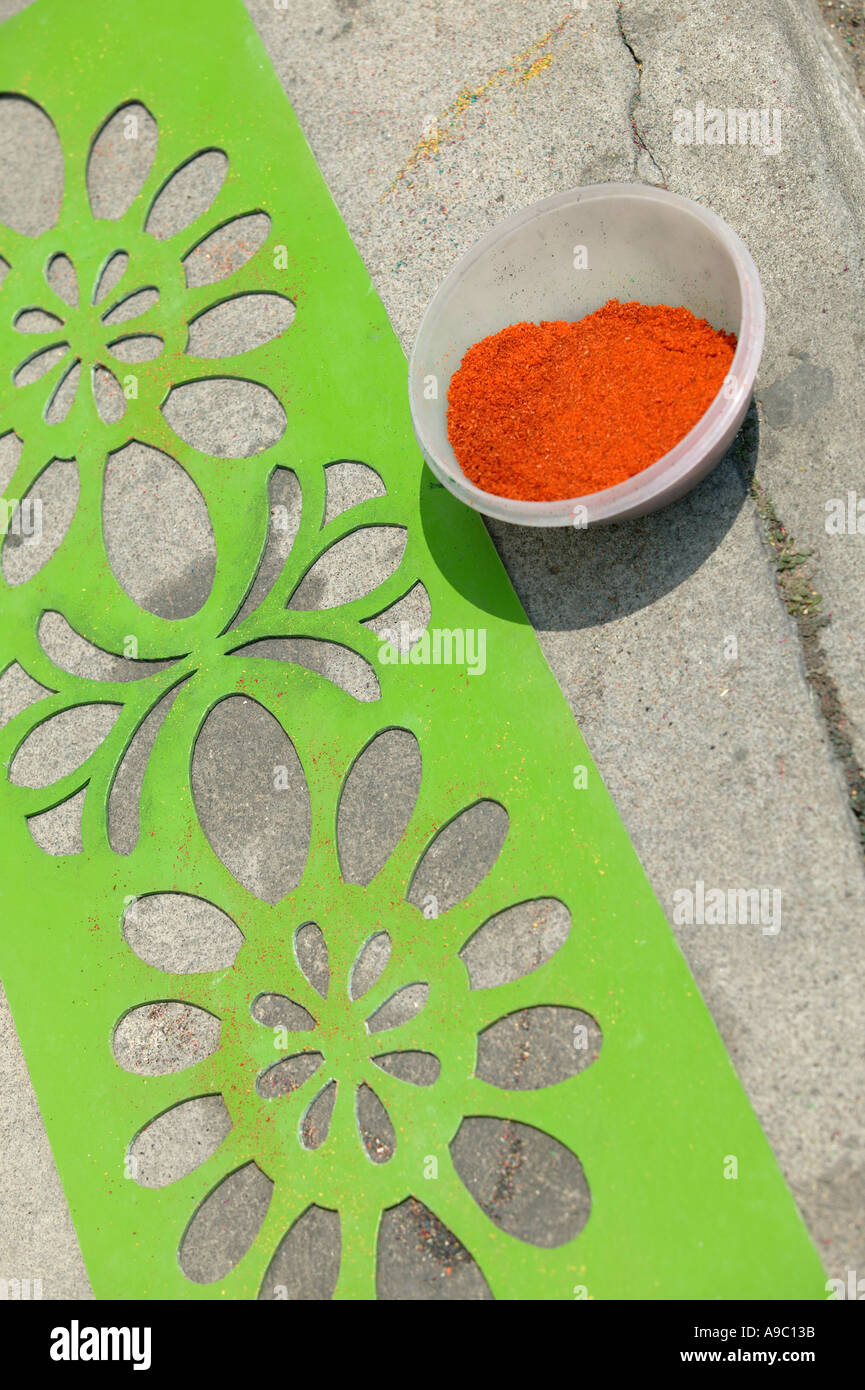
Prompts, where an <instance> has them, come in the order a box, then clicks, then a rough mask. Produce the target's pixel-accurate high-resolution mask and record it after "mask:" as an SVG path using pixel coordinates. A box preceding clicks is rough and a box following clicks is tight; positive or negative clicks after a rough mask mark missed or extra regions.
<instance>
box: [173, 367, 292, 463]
mask: <svg viewBox="0 0 865 1390" xmlns="http://www.w3.org/2000/svg"><path fill="white" fill-rule="evenodd" d="M162 413H163V415H164V416H165V419H166V420H167V421H168V423H169V425H170V426H171V428H172V429H173V430H174V433H175V434H177V435H179V436H180V438H181V439H182V440H183V442H184V444H191V445H192V447H193V449H200V450H201V452H202V453H204V454H212V455H213V456H214V457H215V458H221V459H225V458H251V457H252V455H253V454H261V453H263V452H264V450H265V449H270V448H272V447H273V445H274V444H278V443H279V441H280V439H281V438H282V436H283V435H284V434H285V427H286V424H287V420H286V415H285V411H284V410H283V408H282V406H281V405H280V403H279V401H278V400H277V398H276V396H275V395H274V394H273V392H272V391H270V390H269V389H268V388H267V387H266V386H260V385H259V384H258V382H255V381H238V380H237V379H236V378H234V377H208V378H207V379H206V380H204V381H189V382H186V383H185V384H184V385H182V386H175V387H174V389H173V390H172V391H170V392H169V394H168V398H167V399H166V401H165V404H164V405H163V407H162Z"/></svg>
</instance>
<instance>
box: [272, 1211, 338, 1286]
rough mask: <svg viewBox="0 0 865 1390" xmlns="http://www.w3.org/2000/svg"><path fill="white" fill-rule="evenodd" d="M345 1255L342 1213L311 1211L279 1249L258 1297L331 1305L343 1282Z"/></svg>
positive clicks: (299, 1220) (296, 1222)
mask: <svg viewBox="0 0 865 1390" xmlns="http://www.w3.org/2000/svg"><path fill="white" fill-rule="evenodd" d="M341 1253H342V1235H341V1232H340V1224H339V1212H336V1211H328V1210H327V1209H326V1208H325V1207H317V1206H314V1205H313V1206H309V1207H307V1209H306V1211H305V1212H304V1213H303V1215H302V1216H299V1217H298V1218H297V1220H296V1221H295V1223H294V1225H293V1226H292V1228H291V1230H290V1231H289V1232H288V1234H287V1235H285V1236H283V1238H282V1240H281V1241H280V1243H279V1245H278V1246H277V1249H276V1254H275V1255H274V1257H273V1259H272V1260H271V1262H270V1264H269V1265H268V1268H267V1273H266V1274H265V1276H264V1281H263V1283H262V1285H261V1290H260V1292H259V1295H258V1297H259V1298H260V1299H274V1300H277V1301H282V1302H289V1303H295V1302H299V1301H301V1300H306V1301H309V1300H315V1301H317V1302H319V1303H325V1302H327V1301H329V1300H330V1299H332V1298H333V1295H334V1290H335V1289H336V1281H337V1279H338V1278H339V1265H340V1256H341Z"/></svg>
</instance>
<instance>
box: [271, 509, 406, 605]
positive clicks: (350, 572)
mask: <svg viewBox="0 0 865 1390" xmlns="http://www.w3.org/2000/svg"><path fill="white" fill-rule="evenodd" d="M407 539H408V532H407V531H406V529H405V527H404V526H362V527H360V528H359V529H358V530H357V531H352V532H351V534H350V535H348V536H343V538H342V540H339V541H335V542H334V544H333V545H332V546H330V547H329V549H327V550H325V552H324V554H323V555H320V556H319V558H318V559H317V560H316V561H315V564H313V565H312V566H311V567H310V568H309V569H308V570H307V572H306V574H305V575H304V576H303V579H302V580H301V581H300V584H299V585H298V586H297V588H296V589H295V591H294V593H293V594H292V597H291V602H290V603H289V604H288V607H289V608H293V609H295V610H301V611H304V612H306V611H309V610H311V609H321V608H336V607H337V605H339V604H343V603H351V601H352V600H353V599H357V598H364V597H365V596H366V595H367V594H368V593H371V592H372V590H373V589H377V588H378V587H379V585H380V584H383V583H384V581H385V580H386V579H389V578H390V576H391V575H392V574H393V573H394V571H395V570H397V569H399V567H400V564H401V563H402V557H403V555H404V553H405V547H406V541H407Z"/></svg>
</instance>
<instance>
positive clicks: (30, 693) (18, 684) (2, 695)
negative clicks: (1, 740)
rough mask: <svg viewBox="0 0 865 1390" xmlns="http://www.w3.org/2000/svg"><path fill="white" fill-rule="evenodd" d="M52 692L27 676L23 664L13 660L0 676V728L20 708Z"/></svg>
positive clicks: (32, 703) (26, 707)
mask: <svg viewBox="0 0 865 1390" xmlns="http://www.w3.org/2000/svg"><path fill="white" fill-rule="evenodd" d="M51 694H53V692H52V691H50V690H48V689H47V687H46V686H44V685H40V684H39V682H38V681H35V680H33V678H32V676H28V674H27V672H26V671H25V670H24V667H23V666H19V664H18V662H17V661H13V662H12V664H11V666H7V667H6V670H5V671H4V672H3V675H2V676H0V729H2V728H3V727H4V726H5V725H6V724H8V723H9V720H10V719H14V718H15V716H16V714H20V713H21V711H22V710H25V709H29V708H30V706H31V705H35V704H36V701H37V700H44V699H45V698H46V696H48V695H51Z"/></svg>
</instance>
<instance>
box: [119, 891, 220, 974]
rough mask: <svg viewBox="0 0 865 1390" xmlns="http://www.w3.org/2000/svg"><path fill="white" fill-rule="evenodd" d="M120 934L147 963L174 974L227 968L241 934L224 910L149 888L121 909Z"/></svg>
mask: <svg viewBox="0 0 865 1390" xmlns="http://www.w3.org/2000/svg"><path fill="white" fill-rule="evenodd" d="M123 935H124V937H125V939H126V941H127V942H128V944H129V946H130V947H131V948H132V950H133V951H134V952H135V954H136V955H137V956H138V957H140V959H141V960H143V961H146V963H147V964H148V965H152V966H154V967H155V969H157V970H168V971H170V972H171V973H172V974H175V975H188V974H192V973H194V972H197V971H204V970H228V969H229V967H230V966H232V965H233V964H234V961H235V958H236V956H237V953H238V951H239V950H240V948H241V946H242V945H243V935H242V934H241V932H240V930H239V929H238V927H236V926H235V924H234V922H232V920H231V918H230V917H229V916H228V915H227V913H225V912H223V911H221V909H220V908H218V907H215V906H214V905H213V903H209V902H207V900H206V899H205V898H196V897H193V896H192V895H191V894H189V893H148V894H146V895H145V896H144V897H141V898H133V899H132V901H131V902H130V903H129V904H128V906H127V908H126V911H125V912H124V914H123Z"/></svg>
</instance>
